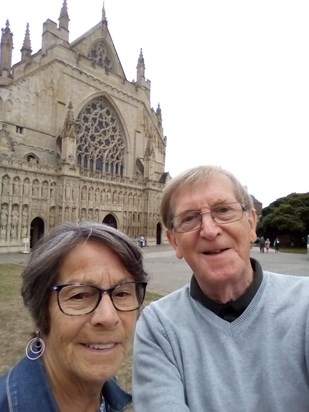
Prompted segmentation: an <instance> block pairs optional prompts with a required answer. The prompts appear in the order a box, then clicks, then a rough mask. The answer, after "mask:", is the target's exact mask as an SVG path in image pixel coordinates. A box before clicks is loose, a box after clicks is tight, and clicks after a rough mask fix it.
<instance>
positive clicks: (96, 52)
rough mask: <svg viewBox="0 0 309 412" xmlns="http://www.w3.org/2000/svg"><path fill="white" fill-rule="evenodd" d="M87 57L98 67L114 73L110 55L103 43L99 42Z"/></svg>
mask: <svg viewBox="0 0 309 412" xmlns="http://www.w3.org/2000/svg"><path fill="white" fill-rule="evenodd" d="M88 57H89V58H90V59H91V60H93V61H95V62H96V64H97V65H98V66H101V67H104V68H105V69H107V70H109V71H111V72H113V71H114V67H113V63H112V58H111V54H110V52H109V50H108V48H107V47H106V45H105V44H104V42H103V41H99V42H97V43H95V44H94V45H93V46H92V47H91V49H90V50H89V53H88Z"/></svg>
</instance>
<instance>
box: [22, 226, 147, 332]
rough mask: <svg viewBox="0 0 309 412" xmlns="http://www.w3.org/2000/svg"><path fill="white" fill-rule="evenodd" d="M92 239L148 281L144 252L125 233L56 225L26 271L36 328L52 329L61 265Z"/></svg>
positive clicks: (25, 294) (25, 285) (27, 294)
mask: <svg viewBox="0 0 309 412" xmlns="http://www.w3.org/2000/svg"><path fill="white" fill-rule="evenodd" d="M88 240H95V241H97V242H100V243H102V245H104V246H106V247H108V248H109V249H111V250H112V251H113V252H114V253H115V255H116V256H117V257H118V258H119V259H120V261H121V263H122V264H123V266H124V267H125V268H126V269H127V271H128V272H129V273H130V274H131V276H132V277H133V278H134V279H135V280H143V281H145V280H146V279H147V276H148V275H147V273H146V272H145V270H144V266H143V254H142V251H141V249H140V248H139V247H138V246H137V245H136V243H135V242H134V241H133V240H132V239H130V238H129V237H128V236H127V235H125V234H124V233H122V232H121V231H119V230H117V229H114V228H113V227H111V226H107V225H104V224H100V223H93V222H83V223H80V224H74V223H63V224H60V225H58V226H56V227H55V228H53V229H51V230H50V231H49V232H48V233H47V234H46V235H45V236H44V237H43V238H41V239H40V240H39V241H38V242H37V243H36V245H35V246H34V248H33V249H32V251H31V255H30V259H29V261H28V263H27V266H26V268H25V269H24V270H23V272H22V288H21V295H22V297H23V300H24V304H25V306H26V307H27V309H28V310H29V313H30V315H31V317H32V319H33V320H34V322H35V323H36V327H37V328H38V329H40V331H41V332H42V333H43V334H45V335H46V334H48V333H49V330H50V316H49V309H48V307H49V299H50V294H51V292H50V288H51V286H54V285H55V283H56V282H57V278H58V275H59V268H60V265H61V263H62V261H63V259H64V258H65V257H66V256H67V254H68V253H69V252H70V251H71V250H72V249H73V248H74V247H75V246H77V245H78V244H80V243H84V242H86V241H88Z"/></svg>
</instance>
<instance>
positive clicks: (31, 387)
mask: <svg viewBox="0 0 309 412" xmlns="http://www.w3.org/2000/svg"><path fill="white" fill-rule="evenodd" d="M6 388H7V398H8V404H9V410H10V411H12V412H25V411H31V412H41V411H44V412H59V408H58V406H57V404H56V401H55V399H54V396H53V393H52V391H51V388H50V386H49V383H48V380H47V376H46V374H45V371H44V368H43V364H42V362H41V360H36V361H31V360H29V359H28V358H26V357H25V358H24V359H22V360H21V361H20V362H19V363H18V364H17V365H16V366H15V367H14V368H13V369H11V371H10V372H9V374H8V375H7V379H6ZM102 395H103V396H104V399H105V402H106V409H107V411H110V412H120V411H123V410H124V408H125V407H126V406H128V405H130V404H131V402H132V397H131V395H130V394H128V393H126V392H124V391H123V390H122V389H121V388H120V387H119V386H118V384H117V382H116V380H115V379H111V380H109V381H107V382H106V383H105V384H104V386H103V388H102Z"/></svg>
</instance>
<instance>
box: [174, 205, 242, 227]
mask: <svg viewBox="0 0 309 412" xmlns="http://www.w3.org/2000/svg"><path fill="white" fill-rule="evenodd" d="M245 210H246V208H245V207H244V206H243V205H242V204H241V203H239V202H232V203H224V204H221V205H217V206H215V207H212V208H210V209H209V210H207V211H204V212H203V211H201V210H188V211H185V212H183V213H180V214H179V215H177V216H174V218H173V220H172V225H173V229H174V230H175V232H178V233H186V232H193V231H195V230H199V229H200V228H201V226H202V220H203V215H205V214H207V213H209V214H210V215H211V217H212V218H213V220H214V221H215V222H216V223H217V224H218V225H224V224H226V223H232V222H237V221H238V220H241V219H242V217H243V214H244V211H245Z"/></svg>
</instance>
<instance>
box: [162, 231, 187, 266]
mask: <svg viewBox="0 0 309 412" xmlns="http://www.w3.org/2000/svg"><path fill="white" fill-rule="evenodd" d="M166 237H167V240H168V241H169V244H170V245H171V246H172V247H173V249H174V250H175V255H176V257H177V258H178V259H182V258H183V254H182V252H181V250H180V248H179V245H178V241H177V237H176V235H175V232H174V231H173V230H169V229H167V230H166Z"/></svg>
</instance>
